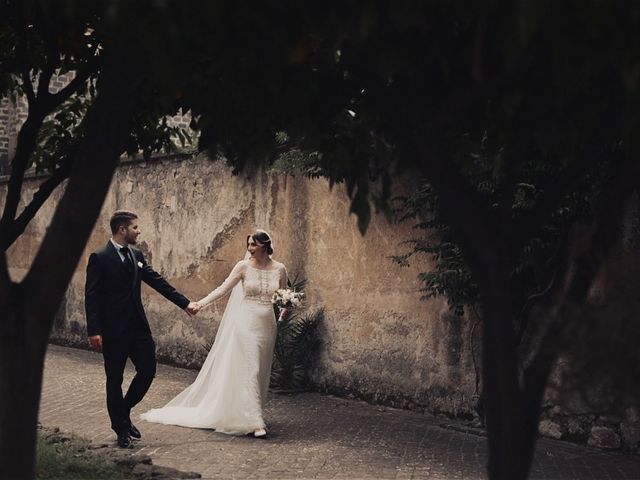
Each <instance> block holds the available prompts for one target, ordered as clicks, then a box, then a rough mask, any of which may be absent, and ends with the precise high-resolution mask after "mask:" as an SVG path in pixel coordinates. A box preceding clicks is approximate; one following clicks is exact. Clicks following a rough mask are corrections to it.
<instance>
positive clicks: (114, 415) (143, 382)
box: [102, 325, 156, 434]
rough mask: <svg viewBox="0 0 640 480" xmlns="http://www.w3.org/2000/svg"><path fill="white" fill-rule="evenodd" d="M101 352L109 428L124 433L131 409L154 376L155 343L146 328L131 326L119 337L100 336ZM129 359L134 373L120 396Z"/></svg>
mask: <svg viewBox="0 0 640 480" xmlns="http://www.w3.org/2000/svg"><path fill="white" fill-rule="evenodd" d="M136 327H137V328H136ZM102 355H103V358H104V370H105V373H106V376H107V411H108V412H109V418H110V419H111V428H112V429H113V430H114V431H115V432H116V433H117V434H119V433H126V432H127V431H128V430H129V425H130V424H131V418H130V415H131V409H132V408H133V407H134V406H135V405H136V404H138V403H139V402H140V401H141V400H142V399H143V397H144V396H145V394H146V393H147V390H149V387H150V386H151V383H152V382H153V378H154V377H155V374H156V345H155V342H154V341H153V337H152V336H151V333H150V332H149V331H148V330H146V329H145V330H143V329H142V328H140V327H139V326H137V325H135V326H134V325H132V327H131V328H130V329H129V331H127V332H126V333H124V334H122V335H120V336H118V337H108V338H105V339H103V344H102ZM128 358H130V359H131V362H132V363H133V366H134V367H135V369H136V374H135V376H134V378H133V380H132V381H131V384H130V385H129V388H128V389H127V393H126V394H125V395H124V396H123V394H122V382H123V377H124V370H125V366H126V364H127V359H128Z"/></svg>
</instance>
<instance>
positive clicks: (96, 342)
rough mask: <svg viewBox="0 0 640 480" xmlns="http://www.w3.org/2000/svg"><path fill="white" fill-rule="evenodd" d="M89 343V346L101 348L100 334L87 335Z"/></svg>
mask: <svg viewBox="0 0 640 480" xmlns="http://www.w3.org/2000/svg"><path fill="white" fill-rule="evenodd" d="M89 345H91V348H95V349H96V350H100V349H101V348H102V335H92V336H91V337H89Z"/></svg>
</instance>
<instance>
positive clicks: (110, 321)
mask: <svg viewBox="0 0 640 480" xmlns="http://www.w3.org/2000/svg"><path fill="white" fill-rule="evenodd" d="M129 249H130V250H131V253H132V254H133V258H134V260H135V261H134V269H133V274H132V273H130V272H129V271H128V270H127V266H126V265H125V264H124V263H123V262H122V260H121V259H120V255H119V253H118V251H117V250H116V247H115V246H114V245H113V243H111V241H109V242H107V245H106V246H105V247H104V248H102V249H101V250H98V251H96V252H93V253H92V254H91V256H90V257H89V263H88V264H87V282H86V285H85V292H84V305H85V310H86V314H87V333H88V335H89V336H93V335H102V336H103V337H115V336H118V335H121V334H123V333H125V331H126V330H127V328H128V327H130V326H132V323H133V322H135V321H141V322H142V323H143V325H144V326H145V328H146V329H147V330H148V331H149V332H151V330H150V329H149V321H148V320H147V316H146V314H145V312H144V308H143V307H142V300H141V298H140V282H141V281H144V283H146V284H147V285H149V286H150V287H151V288H153V289H154V290H156V291H157V292H158V293H160V294H161V295H163V296H164V297H166V298H167V299H169V300H171V301H172V302H173V303H175V304H176V305H177V306H178V307H180V308H182V309H184V308H186V307H187V305H189V299H187V298H186V297H185V296H184V295H182V294H180V293H179V292H178V291H177V290H176V289H175V288H173V287H172V286H171V285H170V284H169V282H167V281H166V280H165V279H164V278H163V277H162V275H160V274H159V273H158V272H156V271H155V270H153V268H151V267H150V266H149V265H148V264H147V262H146V261H145V259H144V255H143V254H142V252H141V251H140V250H137V249H135V248H132V247H131V246H129Z"/></svg>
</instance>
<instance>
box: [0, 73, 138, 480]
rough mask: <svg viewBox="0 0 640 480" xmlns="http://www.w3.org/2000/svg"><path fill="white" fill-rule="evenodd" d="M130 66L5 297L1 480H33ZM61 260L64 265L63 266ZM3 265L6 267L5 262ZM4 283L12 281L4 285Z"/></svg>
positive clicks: (122, 122) (130, 106) (105, 82)
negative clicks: (66, 316) (51, 377)
mask: <svg viewBox="0 0 640 480" xmlns="http://www.w3.org/2000/svg"><path fill="white" fill-rule="evenodd" d="M128 68H131V67H130V65H123V64H122V63H121V60H120V61H117V62H116V63H115V64H112V65H111V68H110V69H105V71H103V73H102V78H101V82H100V84H99V86H100V89H99V92H100V93H99V95H98V97H97V98H96V101H95V103H94V105H93V106H92V107H91V109H90V111H89V112H88V113H87V115H88V116H90V117H88V119H87V133H86V136H85V139H84V141H83V142H82V144H81V145H80V147H79V149H78V153H77V158H76V160H75V162H74V167H73V170H72V171H71V174H70V176H69V182H68V184H67V186H66V189H65V193H64V195H63V197H62V199H61V201H60V203H59V204H58V207H57V208H56V211H55V214H54V216H53V219H52V221H51V224H50V226H49V229H48V230H47V233H46V235H45V237H44V239H43V241H42V244H41V246H40V249H39V251H38V253H37V254H36V257H35V259H34V261H33V264H32V265H31V268H30V270H29V272H28V273H27V275H26V276H25V278H24V280H23V281H22V282H21V283H20V284H15V283H11V282H3V285H6V284H7V283H8V284H9V285H11V288H8V289H6V288H3V289H2V290H0V349H1V351H0V391H1V392H2V397H1V400H0V420H2V428H1V429H0V455H1V459H2V461H0V478H2V479H4V478H11V479H17V480H22V479H32V478H33V476H34V467H35V439H36V427H37V418H38V409H39V403H40V393H41V388H42V372H43V366H44V356H45V352H46V347H47V341H48V338H49V334H50V331H51V327H52V325H53V319H54V316H55V312H56V311H57V309H58V307H59V305H60V303H61V301H62V299H63V298H64V295H65V293H66V290H67V287H68V285H69V282H70V281H71V278H72V276H73V274H74V272H75V270H76V267H77V264H78V260H79V259H80V256H81V255H82V252H83V250H84V248H85V246H86V243H87V240H88V239H89V236H90V234H91V231H92V230H93V226H94V224H95V221H96V219H97V218H98V215H99V214H100V210H101V208H102V204H103V203H104V199H105V196H106V194H107V192H108V190H109V186H110V184H111V179H112V177H113V174H114V172H115V169H116V167H117V165H118V161H119V158H120V153H121V152H122V151H123V146H124V142H125V140H126V138H127V135H128V133H129V125H130V119H131V118H132V114H133V111H134V110H135V108H136V102H135V92H134V91H133V89H132V88H131V87H130V85H128V84H127V82H128V79H127V76H126V75H124V74H123V72H126V71H128V70H127V69H128ZM61 260H63V261H61ZM2 263H3V265H4V262H2ZM5 278H6V277H5Z"/></svg>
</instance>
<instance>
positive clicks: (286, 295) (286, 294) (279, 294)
mask: <svg viewBox="0 0 640 480" xmlns="http://www.w3.org/2000/svg"><path fill="white" fill-rule="evenodd" d="M302 297H304V293H302V292H296V291H295V290H291V289H290V288H280V289H278V290H276V291H275V293H274V294H273V297H272V298H271V303H273V304H274V305H275V306H276V307H278V309H280V318H278V321H279V322H280V321H282V320H283V318H282V315H283V313H284V309H286V308H292V307H297V306H299V305H300V304H301V303H302Z"/></svg>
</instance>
